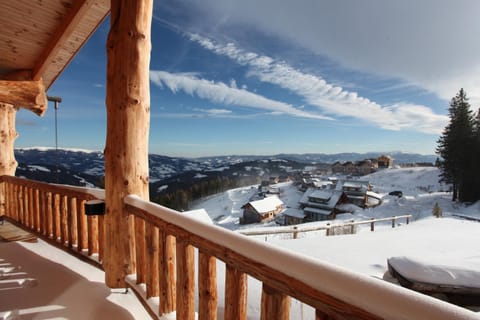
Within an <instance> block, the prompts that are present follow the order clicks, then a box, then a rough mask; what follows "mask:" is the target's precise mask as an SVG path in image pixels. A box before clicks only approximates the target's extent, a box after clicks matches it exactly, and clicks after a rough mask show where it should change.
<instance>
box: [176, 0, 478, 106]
mask: <svg viewBox="0 0 480 320" xmlns="http://www.w3.org/2000/svg"><path fill="white" fill-rule="evenodd" d="M179 1H180V2H181V3H184V4H188V5H189V8H190V10H192V11H195V13H194V14H193V15H192V16H195V17H198V18H197V20H195V22H194V23H195V24H196V25H195V27H196V29H197V30H201V31H206V32H208V33H209V34H215V33H217V34H220V33H224V32H228V30H229V28H233V27H235V28H239V27H240V26H247V27H251V28H254V29H255V30H258V31H260V32H262V33H264V34H269V35H274V36H276V37H278V38H281V39H284V40H286V41H288V42H290V43H292V44H295V45H298V46H301V47H303V48H307V49H309V50H311V51H312V52H315V53H318V54H321V55H324V56H328V57H330V58H331V59H332V60H334V61H337V62H339V63H340V64H341V65H342V66H343V67H346V68H351V69H354V70H361V71H363V72H367V73H370V74H377V75H384V76H387V77H390V78H400V79H403V80H405V81H407V82H408V83H412V84H414V85H417V86H420V87H421V88H425V89H427V90H430V91H432V92H434V93H436V94H437V95H438V96H439V97H441V98H443V99H446V100H450V98H451V97H453V96H454V95H455V94H456V92H457V91H458V90H459V88H460V87H463V88H465V90H466V91H467V93H468V94H469V96H470V97H471V101H472V102H473V103H480V79H479V77H478V74H479V72H480V55H479V54H478V52H480V41H478V35H479V34H480V24H479V23H478V12H480V1H477V0H457V1H438V0H422V1H414V0H403V1H384V0H363V1H347V0H336V1H325V0H323V1H322V0H297V1H291V0H262V1H257V0H243V1H234V0H223V1H217V0H204V1H201V2H195V1H189V0H179ZM272 8H275V9H274V10H273V9H272ZM212 26H213V27H212ZM225 36H226V37H227V38H228V37H232V35H231V34H227V35H225ZM223 50H224V51H225V52H224V54H228V53H229V52H231V51H232V48H231V47H228V46H227V47H225V48H223ZM242 58H245V59H247V60H248V59H249V58H248V57H242ZM254 58H255V57H253V59H254ZM250 59H251V58H250ZM266 63H267V64H269V63H270V62H268V61H266Z"/></svg>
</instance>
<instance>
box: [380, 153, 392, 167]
mask: <svg viewBox="0 0 480 320" xmlns="http://www.w3.org/2000/svg"><path fill="white" fill-rule="evenodd" d="M377 161H378V168H379V169H386V168H392V167H393V158H392V157H390V156H386V155H381V156H380V157H378V159H377Z"/></svg>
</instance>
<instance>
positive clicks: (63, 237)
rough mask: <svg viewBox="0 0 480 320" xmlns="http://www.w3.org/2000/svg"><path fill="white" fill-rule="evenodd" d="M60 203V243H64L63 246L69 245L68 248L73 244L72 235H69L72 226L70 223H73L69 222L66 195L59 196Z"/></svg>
mask: <svg viewBox="0 0 480 320" xmlns="http://www.w3.org/2000/svg"><path fill="white" fill-rule="evenodd" d="M58 198H59V199H58V201H59V209H58V210H59V216H60V224H59V227H60V241H61V243H62V245H65V244H66V245H67V246H68V247H70V245H69V244H70V242H71V238H70V233H69V229H70V225H69V223H71V221H69V219H68V218H69V216H70V214H69V212H68V209H69V208H68V197H67V196H64V195H59V196H58Z"/></svg>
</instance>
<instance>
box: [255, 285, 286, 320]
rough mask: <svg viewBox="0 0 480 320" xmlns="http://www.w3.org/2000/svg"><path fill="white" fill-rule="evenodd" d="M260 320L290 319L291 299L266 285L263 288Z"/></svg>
mask: <svg viewBox="0 0 480 320" xmlns="http://www.w3.org/2000/svg"><path fill="white" fill-rule="evenodd" d="M260 319H262V320H269V319H275V320H288V319H290V297H289V296H287V295H286V294H283V293H281V292H279V291H277V290H275V289H273V288H272V287H270V286H268V285H266V284H265V283H264V284H263V286H262V308H261V317H260Z"/></svg>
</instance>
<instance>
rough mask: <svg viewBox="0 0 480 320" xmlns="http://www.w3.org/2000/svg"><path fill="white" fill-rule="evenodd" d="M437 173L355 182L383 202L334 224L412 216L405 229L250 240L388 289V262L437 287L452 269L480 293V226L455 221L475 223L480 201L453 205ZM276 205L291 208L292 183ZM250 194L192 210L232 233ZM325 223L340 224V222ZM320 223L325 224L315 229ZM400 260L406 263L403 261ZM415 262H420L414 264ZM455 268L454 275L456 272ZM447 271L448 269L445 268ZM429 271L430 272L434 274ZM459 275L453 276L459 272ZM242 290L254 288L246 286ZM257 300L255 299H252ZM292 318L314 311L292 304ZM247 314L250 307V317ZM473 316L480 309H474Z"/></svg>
mask: <svg viewBox="0 0 480 320" xmlns="http://www.w3.org/2000/svg"><path fill="white" fill-rule="evenodd" d="M438 174H439V171H438V169H436V168H427V167H424V168H406V169H387V170H383V171H379V172H376V173H374V174H371V175H368V176H365V177H361V179H362V180H369V181H370V182H371V183H372V184H373V185H374V190H375V191H376V192H377V193H379V194H380V195H382V196H383V203H382V205H380V206H378V207H376V208H372V209H366V210H363V209H360V208H358V209H357V210H356V211H355V212H354V213H353V214H351V215H350V214H347V215H341V216H340V217H342V218H341V220H342V219H343V220H345V219H355V220H364V219H370V218H379V217H390V216H394V215H403V214H412V215H413V219H412V220H411V222H410V224H408V225H407V224H405V223H401V224H400V225H397V226H396V227H395V228H392V227H391V223H390V222H388V223H385V224H383V225H379V226H377V225H376V226H375V231H374V232H371V231H370V226H369V225H366V226H364V227H359V228H358V229H357V232H356V234H351V235H340V236H331V237H327V236H325V231H321V232H320V231H316V232H310V233H300V234H299V237H298V239H292V237H291V236H288V237H285V235H281V236H280V235H269V236H268V237H267V236H256V238H257V239H258V240H259V241H268V243H270V244H271V245H273V246H280V247H282V248H284V249H288V250H292V251H294V252H296V253H300V254H305V255H308V256H311V257H314V258H316V259H319V260H322V261H324V262H329V263H332V264H334V265H337V266H341V267H344V268H346V269H349V270H353V271H356V272H360V273H363V274H367V275H369V276H372V277H375V278H379V279H383V280H386V281H390V282H394V283H395V280H394V279H393V278H392V277H391V276H390V275H389V274H388V271H387V270H388V267H387V259H389V258H391V257H400V258H399V259H402V261H404V260H407V261H415V269H412V268H410V267H411V266H412V265H413V264H410V265H407V266H406V268H407V269H408V268H410V269H411V270H415V271H413V272H417V273H419V272H418V270H421V271H422V272H421V273H419V274H423V275H424V277H426V278H424V279H426V280H425V281H438V282H440V283H442V282H443V281H446V280H448V282H451V281H453V282H455V279H452V275H453V274H454V273H452V272H451V270H453V269H454V270H456V272H460V274H461V275H462V279H463V280H462V281H464V282H465V281H466V282H468V283H470V285H471V286H472V287H478V288H480V282H479V280H478V274H479V271H480V255H479V254H478V244H479V243H480V223H479V222H475V221H468V220H464V219H461V218H458V217H456V216H455V215H466V216H469V217H476V218H477V219H480V202H477V203H476V204H473V205H470V206H466V205H463V204H458V203H453V202H452V201H451V194H450V193H448V192H446V190H447V189H448V186H445V185H443V184H440V183H438ZM279 187H280V188H281V189H282V190H283V193H282V196H281V198H282V199H283V200H284V201H285V202H286V203H287V204H288V205H289V206H292V205H294V202H295V199H299V198H300V196H301V192H300V191H298V190H297V188H296V187H295V186H293V184H287V183H284V184H281V185H279ZM256 190H257V189H256V187H247V188H238V189H234V190H229V191H228V192H225V193H221V194H218V195H215V196H211V197H209V198H207V199H204V200H203V201H199V202H197V203H195V205H194V207H195V208H205V209H206V210H207V212H208V213H209V215H210V217H211V218H212V220H213V221H214V223H216V224H218V225H220V226H223V227H227V228H229V229H239V227H240V225H239V224H238V219H239V217H240V216H241V209H240V208H241V206H242V205H243V204H245V203H246V202H248V200H249V199H250V197H252V195H254V194H255V193H256ZM393 190H400V191H402V192H403V193H404V196H403V197H401V198H398V197H395V196H389V195H388V192H390V191H393ZM435 203H438V204H439V205H440V207H441V208H442V210H443V218H435V217H433V216H432V209H433V206H434V204H435ZM341 220H340V221H333V222H332V221H330V223H341V222H342V221H341ZM318 223H319V224H321V223H325V222H318ZM249 227H256V228H260V227H266V228H267V229H270V230H274V229H275V228H279V227H278V226H276V225H275V224H274V223H269V224H256V225H254V226H252V225H250V226H249ZM404 257H408V259H407V258H404ZM418 261H421V263H419V262H418ZM459 266H461V268H460V267H459ZM452 268H453V269H452ZM430 270H436V273H435V274H433V273H432V272H431V271H430ZM459 270H460V271H459ZM250 282H251V283H249V287H255V286H256V285H258V283H257V282H256V281H254V280H251V281H250ZM257 298H259V296H258V297H257ZM292 303H293V305H292V310H294V311H293V312H294V313H295V314H297V315H298V314H301V315H302V316H301V317H299V318H298V319H303V317H304V316H305V319H306V318H309V316H313V310H310V308H308V307H306V308H305V306H301V305H299V304H298V303H297V302H296V301H293V302H292ZM250 308H251V309H252V312H254V311H255V310H254V309H255V307H254V306H253V305H252V306H250V302H249V310H250ZM473 310H477V311H478V310H479V308H478V307H477V308H475V307H474V308H473Z"/></svg>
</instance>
